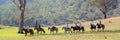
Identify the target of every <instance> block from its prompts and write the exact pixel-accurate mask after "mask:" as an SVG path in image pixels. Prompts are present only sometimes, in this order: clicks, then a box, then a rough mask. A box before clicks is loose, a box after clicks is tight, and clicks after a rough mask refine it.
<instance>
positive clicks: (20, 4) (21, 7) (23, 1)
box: [11, 0, 26, 33]
mask: <svg viewBox="0 0 120 40" xmlns="http://www.w3.org/2000/svg"><path fill="white" fill-rule="evenodd" d="M11 1H12V2H13V3H14V4H15V5H16V6H17V7H18V8H19V10H20V13H21V14H20V22H19V30H18V33H23V32H22V30H21V29H22V28H23V25H24V11H25V6H26V0H18V3H17V1H16V0H11Z"/></svg>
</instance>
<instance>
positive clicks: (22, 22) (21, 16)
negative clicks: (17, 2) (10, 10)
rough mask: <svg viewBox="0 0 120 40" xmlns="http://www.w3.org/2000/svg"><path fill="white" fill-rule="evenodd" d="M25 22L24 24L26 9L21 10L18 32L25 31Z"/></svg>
mask: <svg viewBox="0 0 120 40" xmlns="http://www.w3.org/2000/svg"><path fill="white" fill-rule="evenodd" d="M23 24H24V10H21V15H20V23H19V30H18V33H23V31H22V28H23Z"/></svg>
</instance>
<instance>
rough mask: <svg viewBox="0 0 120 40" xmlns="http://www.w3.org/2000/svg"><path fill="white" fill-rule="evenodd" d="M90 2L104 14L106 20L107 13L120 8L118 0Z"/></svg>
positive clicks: (94, 0)
mask: <svg viewBox="0 0 120 40" xmlns="http://www.w3.org/2000/svg"><path fill="white" fill-rule="evenodd" d="M89 2H90V3H91V4H93V5H94V6H96V7H97V8H98V9H99V10H100V11H101V12H102V13H103V14H104V19H106V18H107V15H106V13H107V12H109V11H110V10H113V9H115V8H117V6H118V0H89Z"/></svg>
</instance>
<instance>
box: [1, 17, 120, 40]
mask: <svg viewBox="0 0 120 40" xmlns="http://www.w3.org/2000/svg"><path fill="white" fill-rule="evenodd" d="M109 20H110V19H109ZM103 22H104V24H105V25H106V28H105V31H91V30H90V28H89V22H85V23H83V24H84V25H85V32H77V33H67V34H65V33H64V31H63V30H62V29H61V27H59V31H58V34H50V32H49V30H48V29H47V27H44V29H45V31H46V34H37V33H36V31H35V34H34V36H29V35H28V36H27V37H25V36H24V34H17V31H18V28H17V27H9V26H0V27H1V28H3V29H0V40H120V18H117V19H112V23H108V22H107V21H106V20H103ZM71 25H72V24H71Z"/></svg>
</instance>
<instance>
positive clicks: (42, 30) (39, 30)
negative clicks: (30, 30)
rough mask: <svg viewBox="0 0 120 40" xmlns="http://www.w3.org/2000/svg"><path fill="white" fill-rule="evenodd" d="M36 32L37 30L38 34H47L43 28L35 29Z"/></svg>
mask: <svg viewBox="0 0 120 40" xmlns="http://www.w3.org/2000/svg"><path fill="white" fill-rule="evenodd" d="M34 30H37V33H39V32H41V33H42V32H43V33H45V30H44V29H43V28H41V27H40V28H34Z"/></svg>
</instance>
